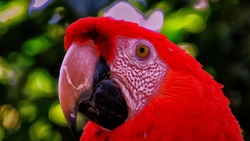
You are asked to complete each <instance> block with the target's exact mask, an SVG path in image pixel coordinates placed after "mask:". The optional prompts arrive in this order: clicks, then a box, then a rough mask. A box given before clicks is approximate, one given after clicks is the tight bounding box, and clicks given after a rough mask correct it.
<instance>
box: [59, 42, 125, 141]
mask: <svg viewBox="0 0 250 141" xmlns="http://www.w3.org/2000/svg"><path fill="white" fill-rule="evenodd" d="M94 48H95V44H94V42H93V41H89V42H86V44H84V45H81V46H79V45H73V46H72V47H70V48H69V50H68V52H67V54H66V55H65V58H64V60H63V63H62V67H61V70H60V76H59V86H58V89H59V90H58V91H59V100H60V104H61V107H62V110H63V114H64V116H65V118H66V120H67V123H68V125H69V127H70V129H71V131H72V133H73V134H74V135H75V136H76V138H78V137H77V134H76V117H77V111H79V112H81V113H82V114H83V115H85V116H86V117H87V118H88V119H89V120H90V121H92V122H94V123H96V124H98V125H99V126H101V127H103V128H106V129H108V130H113V129H115V128H116V127H118V126H119V125H121V124H122V123H123V122H125V120H126V119H127V117H128V107H127V104H126V101H125V99H124V97H123V95H122V92H121V89H120V88H119V86H118V84H117V83H115V82H114V81H113V80H112V79H111V78H110V68H109V66H108V65H107V63H106V61H105V60H104V59H103V58H102V57H100V56H99V55H96V53H95V49H94Z"/></svg>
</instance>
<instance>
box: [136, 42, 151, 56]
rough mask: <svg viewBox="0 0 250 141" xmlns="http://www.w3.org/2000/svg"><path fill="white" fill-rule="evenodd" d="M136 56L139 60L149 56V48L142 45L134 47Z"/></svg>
mask: <svg viewBox="0 0 250 141" xmlns="http://www.w3.org/2000/svg"><path fill="white" fill-rule="evenodd" d="M136 54H137V55H138V56H139V57H141V58H145V57H147V56H148V54H149V47H148V46H146V45H144V44H141V45H138V46H137V47H136Z"/></svg>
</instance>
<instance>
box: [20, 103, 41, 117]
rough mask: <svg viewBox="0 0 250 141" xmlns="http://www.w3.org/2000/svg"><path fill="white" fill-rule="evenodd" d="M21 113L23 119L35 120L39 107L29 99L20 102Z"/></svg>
mask: <svg viewBox="0 0 250 141" xmlns="http://www.w3.org/2000/svg"><path fill="white" fill-rule="evenodd" d="M19 113H20V116H21V117H22V120H24V121H27V122H32V121H34V120H35V118H36V115H37V107H36V105H35V104H33V103H31V102H29V101H21V102H20V103H19Z"/></svg>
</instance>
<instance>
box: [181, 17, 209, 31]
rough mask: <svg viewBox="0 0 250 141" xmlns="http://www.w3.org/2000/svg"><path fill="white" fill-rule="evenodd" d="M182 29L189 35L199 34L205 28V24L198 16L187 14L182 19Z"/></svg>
mask: <svg viewBox="0 0 250 141" xmlns="http://www.w3.org/2000/svg"><path fill="white" fill-rule="evenodd" d="M183 22H184V29H186V30H187V31H189V32H191V33H198V32H201V31H202V30H203V29H204V28H205V22H204V20H203V19H202V17H201V16H200V15H198V14H188V15H186V16H185V17H184V18H183Z"/></svg>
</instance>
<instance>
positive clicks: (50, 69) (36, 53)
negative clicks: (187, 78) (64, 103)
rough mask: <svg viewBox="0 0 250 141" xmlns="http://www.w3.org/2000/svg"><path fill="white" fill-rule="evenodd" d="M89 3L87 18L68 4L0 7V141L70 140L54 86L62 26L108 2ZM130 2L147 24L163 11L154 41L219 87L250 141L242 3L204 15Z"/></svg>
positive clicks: (172, 5) (248, 50) (25, 0)
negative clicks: (177, 52)
mask: <svg viewBox="0 0 250 141" xmlns="http://www.w3.org/2000/svg"><path fill="white" fill-rule="evenodd" d="M41 1H42V0H41ZM72 1H73V2H76V1H74V0H71V2H72ZM90 1H91V0H86V1H84V2H86V3H84V5H87V6H88V7H91V8H89V9H87V10H86V9H84V8H81V7H80V6H83V5H78V4H74V5H72V4H70V3H71V2H70V0H63V1H47V4H44V6H43V7H41V6H40V7H35V6H34V5H32V2H30V1H29V0H22V1H20V0H12V1H1V2H0V141H1V140H3V141H5V140H6V141H7V140H15V141H19V140H20V141H21V140H26V141H28V140H31V141H68V140H73V136H72V135H71V133H70V131H69V129H68V127H67V124H66V122H65V119H64V117H63V115H62V112H61V109H60V105H59V102H58V97H57V81H58V76H59V70H60V65H61V62H62V59H63V56H64V54H65V50H64V48H63V36H64V31H65V28H66V27H67V25H68V24H70V23H72V22H73V21H75V20H77V19H78V18H80V16H79V15H81V14H82V15H84V16H90V15H91V16H97V15H98V12H99V11H100V10H102V8H104V7H106V6H108V5H110V4H111V3H112V2H113V1H111V0H106V1H104V2H103V3H100V2H99V1H98V0H96V1H92V2H90ZM33 2H34V1H33ZM45 2H46V1H45ZM129 2H130V3H131V4H132V5H133V6H134V7H136V8H138V10H140V11H142V12H143V13H144V14H145V15H146V16H147V15H149V14H150V13H151V12H152V11H153V10H154V9H160V10H162V11H163V13H164V15H165V20H164V24H163V28H162V30H161V33H162V34H165V35H166V36H168V38H169V39H170V40H171V41H173V42H175V43H176V44H178V45H179V46H180V47H181V48H183V49H184V50H185V51H186V52H187V53H189V54H190V55H192V56H194V57H196V59H197V60H198V61H199V62H201V64H203V66H204V69H205V70H207V71H208V72H209V73H210V74H211V75H213V76H214V78H215V79H216V80H217V81H219V82H220V83H222V84H224V85H225V88H224V92H225V95H226V96H228V98H229V99H230V101H231V105H230V106H231V108H232V111H233V113H234V115H235V116H236V118H237V119H238V120H239V122H240V124H241V127H242V129H243V131H244V138H245V140H250V120H249V119H250V115H249V107H250V32H249V31H250V29H249V27H250V22H249V15H250V11H249V8H250V6H249V3H248V1H247V0H242V1H239V0H227V1H223V0H221V1H217V0H210V1H208V2H207V3H203V4H204V5H205V6H204V5H203V7H202V6H201V5H199V4H197V3H195V2H197V1H195V2H194V1H185V0H176V1H164V0H157V1H154V0H129ZM100 4H102V5H100ZM32 6H33V7H32ZM199 6H200V7H199ZM78 7H80V8H78ZM79 9H80V10H82V11H80V13H81V14H79ZM78 122H79V129H81V128H82V126H83V124H84V123H85V122H86V119H85V118H84V117H83V116H81V115H80V116H79V117H78ZM80 132H81V131H80Z"/></svg>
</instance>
